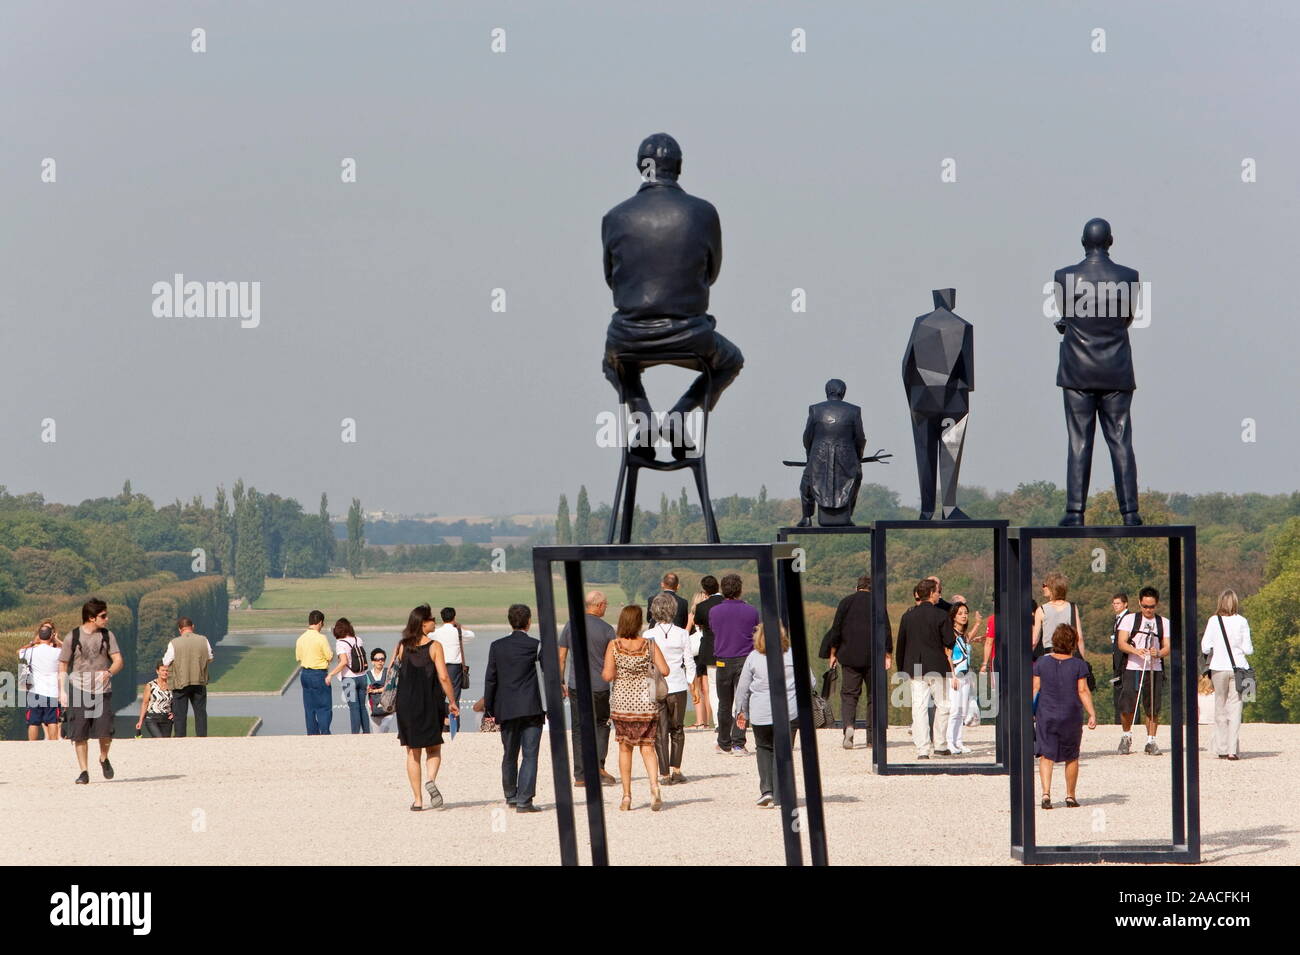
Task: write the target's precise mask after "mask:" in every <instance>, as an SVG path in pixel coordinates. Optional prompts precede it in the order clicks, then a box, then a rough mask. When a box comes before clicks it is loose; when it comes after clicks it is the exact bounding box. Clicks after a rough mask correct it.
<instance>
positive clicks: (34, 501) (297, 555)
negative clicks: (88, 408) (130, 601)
mask: <svg viewBox="0 0 1300 955" xmlns="http://www.w3.org/2000/svg"><path fill="white" fill-rule="evenodd" d="M363 526H364V517H363V515H362V513H361V503H360V501H359V500H356V499H353V501H352V508H351V510H350V512H349V515H348V522H347V531H348V539H347V541H346V544H345V550H344V554H343V555H342V556H343V558H344V561H345V563H346V566H347V567H348V569H349V570H350V571H351V572H352V573H353V574H354V575H355V574H357V573H360V571H361V566H362V558H363V554H364V547H365V540H364V531H363ZM334 561H335V540H334V527H333V525H332V523H331V521H330V516H329V501H328V498H327V497H326V496H325V494H321V497H320V507H319V509H318V510H317V512H316V513H309V512H306V511H305V510H304V509H303V507H302V505H301V504H299V503H298V501H296V500H294V499H293V498H286V497H281V496H280V495H278V494H263V493H261V492H260V491H258V490H257V489H256V488H254V487H248V488H245V486H244V482H243V480H242V479H240V480H237V481H236V482H235V484H234V486H233V487H232V489H231V492H230V493H229V494H227V492H226V488H225V487H224V486H219V487H218V488H217V489H216V494H215V497H214V499H213V503H212V505H211V506H207V505H205V504H204V501H203V498H202V496H198V495H196V496H195V497H194V498H193V499H191V500H190V501H189V502H188V503H182V502H181V501H180V500H177V501H175V502H174V503H172V504H166V505H163V506H161V507H158V506H155V505H154V502H153V501H152V500H150V499H149V497H147V496H146V495H144V494H136V493H134V492H133V491H132V489H131V482H130V481H127V482H126V483H125V484H124V485H123V487H122V492H121V493H120V494H118V495H117V496H115V497H101V498H94V499H92V500H86V501H83V502H82V503H80V504H78V505H75V506H70V505H64V504H53V503H46V501H45V499H44V498H43V497H42V496H41V495H40V494H24V495H12V494H9V493H8V490H7V489H6V488H5V487H4V486H2V485H0V610H3V609H4V608H6V607H14V606H18V605H20V604H21V603H22V602H23V600H24V599H25V595H29V594H79V593H82V592H85V591H90V590H95V589H96V588H101V587H103V586H104V585H106V584H108V583H112V582H114V581H119V580H131V579H136V578H139V577H143V576H145V575H147V574H149V573H150V572H152V571H154V570H158V569H164V568H165V569H167V570H170V571H173V572H174V573H176V574H177V575H178V576H182V577H190V576H198V575H202V574H205V573H214V572H215V573H221V574H224V575H228V576H231V577H233V578H234V579H235V591H236V593H237V594H239V595H240V596H243V597H245V598H247V599H249V600H250V601H251V600H256V599H257V598H258V596H260V595H261V593H262V588H263V587H264V585H265V580H266V578H267V577H271V578H277V577H320V576H322V575H324V574H327V573H329V571H330V569H331V567H332V566H333V565H334Z"/></svg>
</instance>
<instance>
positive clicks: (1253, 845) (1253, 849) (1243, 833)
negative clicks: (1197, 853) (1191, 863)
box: [1201, 826, 1296, 862]
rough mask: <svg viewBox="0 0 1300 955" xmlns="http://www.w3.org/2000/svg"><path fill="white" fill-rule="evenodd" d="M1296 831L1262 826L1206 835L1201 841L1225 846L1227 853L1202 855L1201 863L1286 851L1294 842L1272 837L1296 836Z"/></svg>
mask: <svg viewBox="0 0 1300 955" xmlns="http://www.w3.org/2000/svg"><path fill="white" fill-rule="evenodd" d="M1295 831H1296V830H1294V829H1287V828H1286V827H1284V826H1260V827H1259V828H1257V829H1237V830H1234V831H1231V832H1211V833H1206V834H1204V835H1202V837H1201V841H1202V842H1203V843H1204V844H1205V845H1206V846H1223V847H1225V848H1226V850H1227V851H1224V852H1218V853H1215V854H1213V855H1211V854H1209V853H1205V854H1203V855H1202V857H1201V861H1202V862H1221V861H1223V860H1224V859H1232V858H1235V857H1237V856H1253V855H1259V854H1260V853H1262V852H1274V851H1276V850H1278V849H1286V848H1289V847H1290V846H1291V845H1292V844H1293V840H1291V839H1280V838H1270V837H1275V836H1289V835H1292V834H1294V833H1295Z"/></svg>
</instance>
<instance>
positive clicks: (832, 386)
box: [826, 378, 847, 401]
mask: <svg viewBox="0 0 1300 955" xmlns="http://www.w3.org/2000/svg"><path fill="white" fill-rule="evenodd" d="M846 390H847V388H846V387H845V385H844V382H842V381H840V380H839V379H838V378H832V379H831V380H830V381H828V382H826V397H827V398H829V399H831V400H832V401H839V400H840V399H841V398H843V397H844V392H845V391H846Z"/></svg>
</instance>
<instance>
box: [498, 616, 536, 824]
mask: <svg viewBox="0 0 1300 955" xmlns="http://www.w3.org/2000/svg"><path fill="white" fill-rule="evenodd" d="M532 618H533V613H532V611H531V610H529V609H528V607H527V606H526V605H524V604H513V605H512V606H511V607H510V609H509V611H507V613H506V619H507V620H508V621H509V622H510V627H511V633H510V634H509V635H508V636H504V637H502V638H501V639H500V640H497V641H495V642H493V644H492V646H491V647H490V648H489V649H488V663H487V674H486V676H485V677H484V678H483V701H482V702H483V709H484V710H486V711H487V713H488V714H489V715H491V716H493V717H495V718H496V721H497V726H498V727H500V730H501V745H502V747H504V749H505V754H504V755H503V757H502V759H501V786H502V788H503V789H504V790H505V794H506V803H507V804H509V805H511V806H514V807H515V810H516V811H517V812H541V809H540V808H539V807H538V806H534V805H533V795H534V793H536V791H537V753H538V750H539V749H540V748H541V744H542V723H543V722H544V716H545V713H546V710H545V709H544V708H543V707H542V693H541V686H540V684H539V683H538V680H537V659H538V657H539V655H540V653H541V645H540V644H539V643H538V642H537V641H536V640H535V639H533V638H532V637H531V636H529V635H528V628H529V626H531V625H532ZM521 752H522V754H523V762H522V763H521V762H520V759H519V757H520V753H521Z"/></svg>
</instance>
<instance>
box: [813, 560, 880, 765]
mask: <svg viewBox="0 0 1300 955" xmlns="http://www.w3.org/2000/svg"><path fill="white" fill-rule="evenodd" d="M871 628H872V619H871V575H870V574H863V575H862V576H861V577H859V578H858V589H857V590H855V591H854V592H853V593H851V594H849V595H848V596H847V597H845V598H844V599H843V600H841V601H840V605H839V606H838V607H837V608H835V622H834V623H832V624H831V630H830V633H829V634H828V637H829V641H828V642H829V644H830V665H831V666H832V667H833V666H835V664H836V663H838V664H839V665H840V680H841V682H840V719H841V720H843V722H844V748H845V749H852V748H853V733H854V730H855V729H856V727H857V722H858V697H859V696H860V695H861V693H862V688H863V687H864V686H865V687H866V688H867V719H868V720H870V718H871V662H872V661H871ZM893 652H894V635H893V632H892V628H891V627H890V626H889V618H888V617H886V618H885V669H886V670H888V669H889V664H890V657H891V655H892V654H893ZM867 745H868V746H870V745H871V727H870V726H868V727H867Z"/></svg>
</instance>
